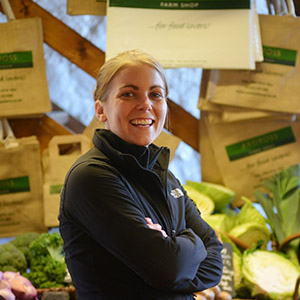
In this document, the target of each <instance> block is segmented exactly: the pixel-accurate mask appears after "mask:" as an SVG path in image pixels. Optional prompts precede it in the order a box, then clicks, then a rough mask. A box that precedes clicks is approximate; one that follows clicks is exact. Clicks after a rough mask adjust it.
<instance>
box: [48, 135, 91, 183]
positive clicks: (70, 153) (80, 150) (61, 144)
mask: <svg viewBox="0 0 300 300" xmlns="http://www.w3.org/2000/svg"><path fill="white" fill-rule="evenodd" d="M91 147H92V144H91V141H90V140H89V139H88V138H87V137H86V136H85V135H83V134H75V135H72V134H70V135H57V136H54V137H53V138H52V139H51V140H50V142H49V145H48V149H49V175H50V177H49V179H50V182H51V183H54V184H57V183H63V182H64V180H65V176H66V174H67V172H68V171H69V169H70V167H71V166H72V164H73V163H74V162H75V160H76V159H77V158H78V157H79V156H80V155H82V154H84V153H85V152H86V151H88V150H89V149H90V148H91Z"/></svg>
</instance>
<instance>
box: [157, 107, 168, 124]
mask: <svg viewBox="0 0 300 300" xmlns="http://www.w3.org/2000/svg"><path fill="white" fill-rule="evenodd" d="M159 111H160V118H161V119H162V120H165V119H166V117H167V114H168V106H167V103H162V105H161V106H160V108H159Z"/></svg>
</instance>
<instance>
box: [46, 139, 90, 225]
mask: <svg viewBox="0 0 300 300" xmlns="http://www.w3.org/2000/svg"><path fill="white" fill-rule="evenodd" d="M91 147H92V144H91V141H90V140H89V139H88V138H87V137H86V136H84V135H82V134H76V135H62V136H54V137H53V138H52V139H51V140H50V142H49V146H48V149H46V150H45V151H44V153H43V175H44V185H43V190H44V222H45V226H47V227H57V226H58V225H59V222H58V219H57V216H58V213H59V204H60V192H61V189H62V186H63V183H64V179H65V176H66V174H67V172H68V171H69V169H70V167H71V165H72V164H73V163H74V162H75V161H76V159H77V158H78V157H79V156H80V155H82V154H84V153H85V152H86V151H88V150H89V149H90V148H91Z"/></svg>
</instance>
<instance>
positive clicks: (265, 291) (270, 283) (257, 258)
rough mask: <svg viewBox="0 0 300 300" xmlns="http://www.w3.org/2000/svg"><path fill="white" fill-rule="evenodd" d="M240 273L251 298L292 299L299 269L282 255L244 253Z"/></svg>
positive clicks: (261, 251)
mask: <svg viewBox="0 0 300 300" xmlns="http://www.w3.org/2000/svg"><path fill="white" fill-rule="evenodd" d="M242 273H243V276H244V278H245V284H246V286H248V288H249V290H250V291H251V295H252V296H264V297H265V298H267V299H274V300H287V299H292V297H293V293H294V289H295V283H296V280H297V278H298V276H299V275H300V269H299V268H298V266H296V265H295V264H293V263H292V262H291V261H290V260H289V259H287V258H286V257H285V256H284V255H283V254H279V253H278V252H274V251H267V250H259V249H255V250H253V251H249V250H247V251H245V252H244V254H243V265H242Z"/></svg>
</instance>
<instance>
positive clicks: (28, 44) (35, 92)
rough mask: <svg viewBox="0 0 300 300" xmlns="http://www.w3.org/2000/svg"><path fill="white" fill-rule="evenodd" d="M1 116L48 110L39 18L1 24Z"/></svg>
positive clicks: (38, 112) (49, 106)
mask: <svg viewBox="0 0 300 300" xmlns="http://www.w3.org/2000/svg"><path fill="white" fill-rule="evenodd" d="M0 33H1V34H0V36H1V37H0V40H1V42H0V117H8V116H24V115H36V114H42V113H45V112H49V111H50V110H51V103H50V99H49V94H48V85H47V78H46V70H45V60H44V50H43V32H42V22H41V19H40V18H28V19H19V20H11V21H9V22H7V23H2V24H0Z"/></svg>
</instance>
